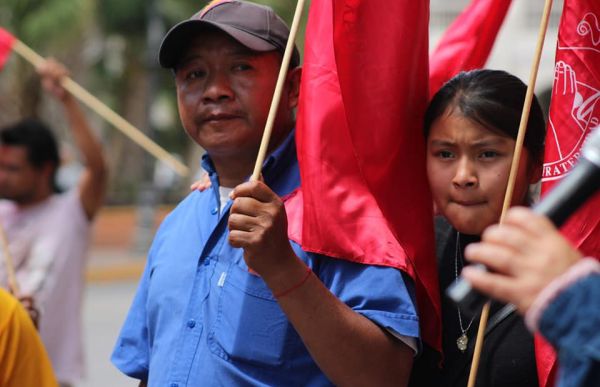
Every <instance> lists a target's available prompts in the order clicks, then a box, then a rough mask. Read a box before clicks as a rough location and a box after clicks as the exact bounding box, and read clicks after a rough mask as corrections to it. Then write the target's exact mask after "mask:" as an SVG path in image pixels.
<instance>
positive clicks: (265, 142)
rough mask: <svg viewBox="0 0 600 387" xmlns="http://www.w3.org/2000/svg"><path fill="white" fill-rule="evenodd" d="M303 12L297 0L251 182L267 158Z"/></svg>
mask: <svg viewBox="0 0 600 387" xmlns="http://www.w3.org/2000/svg"><path fill="white" fill-rule="evenodd" d="M303 10H304V0H298V4H297V5H296V11H295V13H294V20H293V21H292V26H291V28H290V36H289V38H288V41H287V45H286V47H285V52H284V54H283V60H282V61H281V68H280V69H279V77H278V78H277V84H276V86H275V92H274V93H273V99H272V100H271V108H270V109H269V115H268V116H267V123H266V125H265V130H264V132H263V136H262V140H261V142H260V148H259V150H258V156H257V157H256V163H255V164H254V172H252V176H251V178H250V180H251V181H255V180H258V179H259V178H260V171H261V169H262V165H263V163H264V161H265V157H267V150H268V148H269V141H270V140H271V133H272V132H273V124H274V123H275V117H276V116H277V109H278V108H279V102H280V101H281V93H282V92H283V85H284V84H285V79H286V77H287V72H288V67H289V66H290V60H291V58H292V53H293V52H294V44H295V42H296V34H297V33H298V27H299V26H300V18H301V17H302V11H303Z"/></svg>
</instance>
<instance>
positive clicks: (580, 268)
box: [463, 208, 600, 387]
mask: <svg viewBox="0 0 600 387" xmlns="http://www.w3.org/2000/svg"><path fill="white" fill-rule="evenodd" d="M465 255H466V257H467V259H469V260H470V261H472V262H477V263H483V264H485V265H486V266H487V267H489V268H490V269H493V270H494V272H493V273H491V272H483V271H480V270H477V269H475V268H467V269H465V270H464V272H463V274H464V276H465V278H466V279H467V280H469V281H470V282H471V284H472V285H473V286H474V287H475V288H477V289H479V290H481V291H483V292H484V293H487V294H488V295H490V296H491V297H494V298H496V299H499V300H502V301H504V302H510V303H513V304H514V305H516V306H517V308H518V309H519V312H520V313H521V314H524V315H525V320H526V322H527V326H528V327H529V329H530V330H531V331H532V332H534V331H539V332H540V333H541V334H542V335H543V336H544V337H545V338H546V339H547V340H548V341H549V342H550V343H551V344H552V345H553V346H554V347H555V348H556V349H557V351H558V356H559V360H560V361H559V364H560V368H559V371H558V386H560V387H566V386H590V387H591V386H596V385H597V384H598V381H599V380H600V356H599V355H598V354H599V353H600V330H598V327H599V326H600V308H599V307H598V299H600V263H599V262H598V260H597V259H596V258H585V259H582V258H581V254H580V253H579V252H578V251H577V250H575V249H574V248H573V247H572V246H571V245H570V243H569V242H568V241H567V240H566V239H565V238H564V237H563V236H562V235H560V234H559V232H558V230H557V229H556V228H555V227H554V226H553V225H552V223H551V222H550V221H549V220H548V219H547V218H545V217H543V216H540V215H537V214H535V213H533V212H532V211H531V210H529V209H526V208H514V209H511V210H510V211H509V212H508V213H507V216H506V218H505V221H504V222H503V224H502V225H495V226H491V227H489V228H487V229H486V231H485V232H484V233H483V236H482V242H481V243H476V244H472V245H470V246H469V247H468V248H467V250H466V251H465Z"/></svg>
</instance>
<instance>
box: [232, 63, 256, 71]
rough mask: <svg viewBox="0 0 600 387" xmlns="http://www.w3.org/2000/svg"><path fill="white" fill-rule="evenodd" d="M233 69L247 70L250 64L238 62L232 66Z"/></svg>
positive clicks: (250, 67)
mask: <svg viewBox="0 0 600 387" xmlns="http://www.w3.org/2000/svg"><path fill="white" fill-rule="evenodd" d="M233 69H234V70H235V71H248V70H252V66H250V65H249V64H248V63H238V64H236V65H234V66H233Z"/></svg>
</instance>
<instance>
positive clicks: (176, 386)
mask: <svg viewBox="0 0 600 387" xmlns="http://www.w3.org/2000/svg"><path fill="white" fill-rule="evenodd" d="M171 387H179V384H177V383H171Z"/></svg>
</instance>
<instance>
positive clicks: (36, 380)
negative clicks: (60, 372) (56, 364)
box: [0, 289, 58, 387]
mask: <svg viewBox="0 0 600 387" xmlns="http://www.w3.org/2000/svg"><path fill="white" fill-rule="evenodd" d="M0 365H1V366H0V386H3V387H22V386H38V387H54V386H58V383H57V381H56V378H55V377H54V372H53V371H52V365H51V364H50V360H49V359H48V354H47V353H46V349H45V348H44V345H43V344H42V341H41V339H40V336H39V335H38V333H37V331H36V330H35V327H34V325H33V322H32V321H31V319H30V318H29V315H28V314H27V312H26V311H25V309H24V308H23V306H22V305H21V304H20V303H19V301H18V300H17V299H16V298H14V297H13V296H12V295H10V294H9V293H8V292H7V291H6V290H4V289H0Z"/></svg>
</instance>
